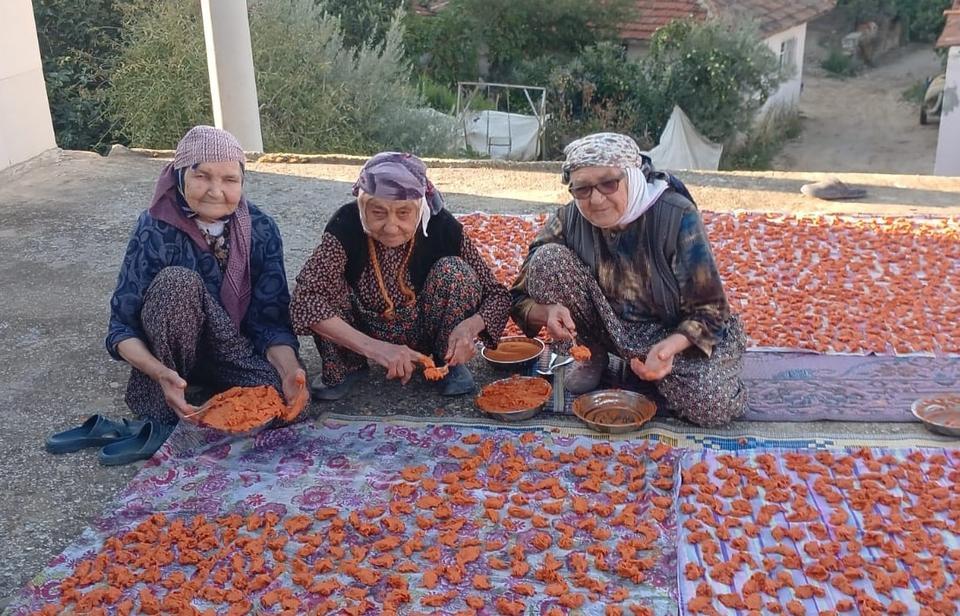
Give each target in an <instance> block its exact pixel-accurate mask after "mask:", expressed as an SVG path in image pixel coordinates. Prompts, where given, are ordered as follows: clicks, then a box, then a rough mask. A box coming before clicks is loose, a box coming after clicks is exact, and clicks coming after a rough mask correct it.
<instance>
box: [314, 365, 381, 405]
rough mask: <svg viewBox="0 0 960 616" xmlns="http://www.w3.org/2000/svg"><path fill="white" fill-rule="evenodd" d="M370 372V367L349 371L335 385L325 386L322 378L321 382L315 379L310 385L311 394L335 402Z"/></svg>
mask: <svg viewBox="0 0 960 616" xmlns="http://www.w3.org/2000/svg"><path fill="white" fill-rule="evenodd" d="M369 373H370V368H367V367H364V368H360V369H358V370H354V371H353V372H348V373H347V376H345V377H344V378H343V381H341V382H340V383H338V384H336V385H333V386H324V385H323V384H322V379H318V380H319V381H320V383H317V382H316V381H314V383H311V385H310V395H311V396H312V397H313V399H314V400H323V401H325V402H333V401H335V400H340V399H341V398H343V397H344V396H346V395H347V394H348V393H350V390H351V389H353V386H354V385H355V384H356V383H357V382H359V381H360V380H362V379H363V377H365V376H367V374H369Z"/></svg>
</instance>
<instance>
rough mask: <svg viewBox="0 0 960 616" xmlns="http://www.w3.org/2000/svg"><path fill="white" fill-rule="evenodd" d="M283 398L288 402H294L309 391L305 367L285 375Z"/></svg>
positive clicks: (282, 385)
mask: <svg viewBox="0 0 960 616" xmlns="http://www.w3.org/2000/svg"><path fill="white" fill-rule="evenodd" d="M281 387H283V399H284V401H285V402H286V403H287V404H293V403H294V401H296V400H298V399H299V396H302V395H303V393H304V392H305V391H307V373H306V372H305V371H304V369H303V368H297V369H296V370H294V371H292V372H290V373H288V374H287V375H286V376H285V377H283V383H282V384H281Z"/></svg>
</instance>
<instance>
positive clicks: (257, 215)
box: [106, 126, 306, 424]
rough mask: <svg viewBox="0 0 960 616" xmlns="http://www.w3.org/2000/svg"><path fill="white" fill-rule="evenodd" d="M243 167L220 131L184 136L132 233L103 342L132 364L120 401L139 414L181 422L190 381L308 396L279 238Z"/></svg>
mask: <svg viewBox="0 0 960 616" xmlns="http://www.w3.org/2000/svg"><path fill="white" fill-rule="evenodd" d="M244 164H245V158H244V153H243V149H242V148H241V147H240V144H239V143H238V142H237V140H236V138H235V137H234V136H233V135H231V134H230V133H228V132H226V131H224V130H220V129H217V128H214V127H212V126H196V127H194V128H192V129H190V131H188V132H187V134H186V135H184V137H183V139H181V140H180V143H179V144H178V145H177V150H176V153H175V154H174V158H173V162H171V163H170V164H168V165H167V166H166V167H165V168H164V170H163V172H162V173H161V175H160V178H159V179H158V180H157V186H156V190H155V193H154V196H153V201H152V203H151V204H150V207H149V208H148V209H147V210H146V211H145V212H143V213H142V214H141V215H140V219H139V220H138V221H137V225H136V228H135V229H134V231H133V233H132V234H131V236H130V243H129V245H128V246H127V252H126V254H125V256H124V258H123V265H122V266H121V268H120V275H119V277H118V279H117V287H116V290H115V291H114V293H113V298H112V299H111V300H110V328H109V332H108V334H107V340H106V345H107V350H108V351H109V352H110V354H111V355H112V356H113V357H114V358H116V359H122V360H124V361H126V362H127V363H129V364H130V365H131V367H132V372H131V375H130V384H129V385H128V387H127V395H126V401H127V404H128V406H129V407H130V409H131V410H132V411H133V412H134V414H135V415H137V416H139V417H143V418H146V419H151V420H154V421H155V422H159V423H160V424H174V423H176V422H177V421H178V420H179V418H180V417H182V416H184V415H189V414H191V412H192V411H193V410H194V409H193V407H191V406H190V405H189V404H187V402H186V399H185V396H184V392H185V390H186V387H187V383H188V381H189V382H190V383H196V384H200V385H204V386H206V387H209V388H213V389H215V390H221V391H222V390H224V389H227V388H229V387H233V386H258V385H272V386H273V387H275V388H276V389H277V390H278V391H279V392H281V393H282V394H284V395H285V396H286V397H287V399H288V400H293V399H294V398H295V397H296V396H298V395H303V394H305V393H306V392H304V391H303V387H304V386H303V385H300V383H304V382H305V374H304V373H303V369H302V368H301V366H300V363H299V359H298V358H297V350H298V348H299V345H298V342H297V338H296V336H295V335H294V333H293V330H292V328H291V326H290V317H289V303H290V294H289V291H288V289H287V278H286V273H285V270H284V265H283V244H282V242H281V240H280V232H279V230H278V229H277V225H276V223H274V221H273V219H272V218H270V216H268V215H267V214H266V213H264V212H262V211H261V210H260V209H258V208H257V207H256V206H254V205H253V204H252V203H249V202H248V201H247V200H246V198H245V197H244V195H243V180H244ZM191 421H196V420H195V419H191Z"/></svg>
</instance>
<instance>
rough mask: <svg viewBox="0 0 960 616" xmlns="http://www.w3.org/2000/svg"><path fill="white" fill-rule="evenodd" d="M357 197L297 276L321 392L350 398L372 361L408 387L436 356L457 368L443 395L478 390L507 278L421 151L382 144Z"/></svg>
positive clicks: (506, 305) (294, 309)
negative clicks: (482, 350) (477, 364)
mask: <svg viewBox="0 0 960 616" xmlns="http://www.w3.org/2000/svg"><path fill="white" fill-rule="evenodd" d="M353 194H354V196H356V200H354V201H351V202H350V203H347V204H346V205H344V206H342V207H340V208H339V209H338V210H337V211H336V212H335V213H334V215H333V217H332V218H331V219H330V222H329V223H327V226H326V229H325V230H324V233H323V237H322V238H321V240H320V244H319V246H317V248H316V250H315V251H314V253H313V255H312V256H311V257H310V259H309V260H308V261H307V263H306V264H305V265H304V266H303V269H302V270H301V271H300V274H299V275H298V276H297V285H296V287H295V288H294V292H293V300H292V303H291V306H290V313H291V316H292V319H293V325H294V330H295V331H296V332H297V333H298V334H301V335H312V336H313V338H314V341H315V342H316V345H317V350H318V351H319V353H320V359H321V362H322V375H321V378H320V379H319V382H316V381H315V382H314V385H313V387H312V389H313V393H314V396H315V397H316V398H317V399H319V400H338V399H340V398H343V397H344V396H346V395H347V394H348V393H349V392H350V389H351V388H352V387H353V386H354V384H355V383H356V382H357V381H358V380H359V379H361V378H362V377H363V376H364V375H365V374H366V372H367V370H366V368H367V366H368V362H369V361H373V362H375V363H377V364H379V365H380V366H382V367H384V368H385V369H386V370H387V378H390V379H399V380H400V381H401V382H402V383H404V384H405V383H407V382H408V381H409V380H410V379H411V377H412V376H413V375H414V374H415V373H416V371H417V364H418V363H421V362H422V361H423V360H424V358H427V357H429V358H430V359H432V360H433V361H434V362H435V363H436V365H438V366H441V365H445V366H446V367H447V369H448V370H449V372H448V374H447V375H446V376H445V377H444V378H443V379H442V380H441V381H440V393H441V394H442V395H445V396H459V395H463V394H467V393H470V392H472V391H473V390H474V389H475V383H474V379H473V376H472V375H471V374H470V371H469V370H468V368H467V366H466V363H467V362H468V361H469V360H470V359H471V358H472V357H473V356H474V355H475V354H476V346H475V343H476V340H477V339H478V338H479V339H480V340H482V341H483V342H484V344H486V345H488V346H495V345H496V343H497V341H498V340H499V339H500V334H501V333H502V332H503V328H504V327H505V326H506V324H507V315H508V312H509V310H510V295H509V293H508V292H507V289H506V287H505V286H503V285H502V284H500V283H499V282H497V280H496V278H495V277H494V276H493V273H492V272H491V271H490V268H489V267H488V266H487V264H486V263H485V262H484V260H483V257H481V256H480V253H479V252H478V251H477V248H476V247H475V246H474V245H473V243H472V242H471V240H470V238H469V237H468V236H467V235H466V233H464V232H463V226H462V225H461V224H460V222H459V221H458V220H457V219H456V218H454V217H453V215H452V214H450V213H449V212H448V211H447V210H446V209H445V203H444V200H443V196H442V195H441V194H440V191H439V190H437V189H436V188H435V187H434V186H433V184H432V183H431V182H430V181H429V180H428V179H427V168H426V165H424V164H423V161H421V160H420V159H419V158H417V157H416V156H413V155H410V154H403V153H399V152H381V153H380V154H377V155H376V156H374V157H373V158H371V159H370V160H368V161H367V162H366V164H365V165H364V166H363V169H362V170H361V171H360V177H359V179H358V180H357V182H356V184H355V185H354V188H353Z"/></svg>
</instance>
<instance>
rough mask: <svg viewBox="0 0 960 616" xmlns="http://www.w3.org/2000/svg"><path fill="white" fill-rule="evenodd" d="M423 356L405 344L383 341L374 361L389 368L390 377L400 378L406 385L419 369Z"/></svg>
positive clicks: (388, 376)
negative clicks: (418, 363)
mask: <svg viewBox="0 0 960 616" xmlns="http://www.w3.org/2000/svg"><path fill="white" fill-rule="evenodd" d="M421 357H423V355H421V354H420V353H418V352H416V351H414V350H413V349H411V348H410V347H408V346H406V345H404V344H390V343H389V342H381V343H380V345H379V347H378V349H377V352H376V353H375V354H374V356H373V361H375V362H377V363H378V364H380V365H381V366H383V367H384V368H386V369H387V378H388V379H400V382H401V383H403V384H404V385H406V384H407V383H408V382H409V381H410V379H411V378H412V377H413V375H414V373H415V372H416V371H417V362H418V361H419V360H420V358H421Z"/></svg>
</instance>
